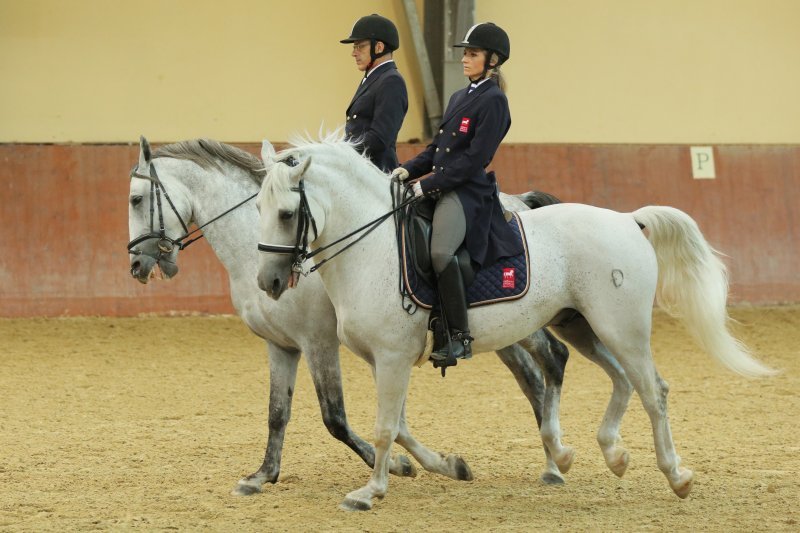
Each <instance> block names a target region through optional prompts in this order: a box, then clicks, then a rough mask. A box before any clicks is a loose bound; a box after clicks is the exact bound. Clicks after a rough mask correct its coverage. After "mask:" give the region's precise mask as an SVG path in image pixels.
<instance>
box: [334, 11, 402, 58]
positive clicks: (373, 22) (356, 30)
mask: <svg viewBox="0 0 800 533" xmlns="http://www.w3.org/2000/svg"><path fill="white" fill-rule="evenodd" d="M366 39H369V43H370V44H369V55H370V59H371V61H370V64H369V68H372V63H374V62H375V60H376V59H378V58H379V57H381V56H384V55H386V54H390V53H392V52H394V51H395V50H397V49H398V48H400V35H399V34H398V33H397V27H396V26H395V25H394V22H392V21H391V20H389V19H387V18H386V17H382V16H380V15H376V14H374V13H373V14H372V15H367V16H366V17H361V18H360V19H358V20H357V21H356V23H355V24H354V25H353V29H352V30H351V31H350V37H348V38H347V39H342V40H341V41H339V42H340V43H343V44H348V43H354V42H356V41H364V40H366ZM378 41H381V42H382V43H383V44H384V49H383V52H381V53H380V54H376V53H375V43H376V42H378Z"/></svg>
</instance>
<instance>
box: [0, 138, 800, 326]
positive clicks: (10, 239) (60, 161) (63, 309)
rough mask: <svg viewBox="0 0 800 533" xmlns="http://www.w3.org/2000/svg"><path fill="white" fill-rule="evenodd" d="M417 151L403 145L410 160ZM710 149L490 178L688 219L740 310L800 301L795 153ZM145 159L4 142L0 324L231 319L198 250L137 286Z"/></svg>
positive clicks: (502, 166)
mask: <svg viewBox="0 0 800 533" xmlns="http://www.w3.org/2000/svg"><path fill="white" fill-rule="evenodd" d="M239 146H240V147H242V148H244V149H246V150H248V151H250V152H252V153H254V154H258V150H259V149H260V147H259V146H258V145H256V144H241V145H239ZM420 149H421V146H420V145H402V146H401V147H400V158H401V160H402V159H405V158H408V157H411V156H412V155H414V154H415V153H416V152H417V151H419V150H420ZM713 151H714V157H715V162H716V171H717V178H716V179H714V180H695V179H693V178H692V172H691V160H690V156H689V146H687V145H615V144H603V145H599V144H598V145H589V144H586V145H583V144H573V145H567V144H508V145H503V146H502V147H501V149H500V151H499V153H498V155H497V157H496V159H495V163H494V164H493V167H492V168H494V169H495V170H496V172H497V174H498V176H499V177H500V181H501V185H502V188H503V190H504V191H505V192H509V193H519V192H524V191H527V190H532V189H537V190H543V191H547V192H550V193H552V194H555V195H556V196H558V197H560V198H561V199H562V200H563V201H568V202H582V203H590V204H594V205H597V206H601V207H608V208H611V209H616V210H621V211H632V210H634V209H636V208H638V207H640V206H642V205H646V204H662V205H671V206H675V207H678V208H680V209H683V210H684V211H686V212H687V213H689V214H690V215H691V216H692V217H693V218H695V220H697V222H698V224H699V225H700V228H701V229H702V230H703V231H704V233H705V235H706V237H707V238H708V240H709V242H711V244H712V245H713V246H715V247H716V248H717V249H719V250H720V251H722V252H723V253H725V254H727V257H726V258H725V262H726V264H727V265H728V266H729V269H730V277H731V284H732V294H731V301H732V302H740V303H741V302H747V303H752V304H762V303H783V302H800V277H798V275H797V272H796V265H797V264H798V262H799V260H800V251H799V250H800V247H798V245H797V243H798V242H799V239H798V237H800V235H798V229H797V228H798V227H800V214H798V210H797V206H798V205H800V186H799V185H798V184H800V147H798V146H789V145H719V146H714V147H713ZM137 155H138V147H137V146H132V145H119V144H109V145H24V144H23V145H20V144H16V145H15V144H5V145H0V161H2V166H0V206H2V209H0V251H1V253H0V316H2V317H20V316H62V315H112V316H132V315H138V314H141V313H173V312H174V313H230V312H232V311H233V308H232V306H231V304H230V300H229V296H228V282H227V274H226V273H225V270H224V269H223V267H222V266H221V264H220V263H219V262H218V261H217V259H216V257H215V256H214V255H213V253H212V251H211V249H210V247H209V246H208V245H207V244H206V243H205V241H203V240H200V241H198V242H197V243H195V244H193V245H192V246H190V247H189V248H187V249H186V250H184V251H183V252H181V255H180V261H179V265H180V269H181V270H180V272H179V274H178V276H177V277H176V278H175V279H173V280H170V281H162V282H153V283H150V284H148V285H141V284H139V283H138V282H136V281H134V280H133V279H132V278H131V277H130V275H129V273H128V269H129V266H128V261H129V260H128V255H127V251H126V249H125V245H126V243H127V241H128V229H127V196H128V183H129V179H128V175H129V172H130V169H131V166H132V165H133V164H134V163H135V161H136V158H137ZM534 253H535V251H534Z"/></svg>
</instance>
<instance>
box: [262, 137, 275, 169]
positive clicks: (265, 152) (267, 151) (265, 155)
mask: <svg viewBox="0 0 800 533" xmlns="http://www.w3.org/2000/svg"><path fill="white" fill-rule="evenodd" d="M274 156H275V147H274V146H272V143H271V142H269V141H268V140H266V139H264V140H262V141H261V160H262V161H264V164H265V165H266V164H267V160H268V159H272V157H274Z"/></svg>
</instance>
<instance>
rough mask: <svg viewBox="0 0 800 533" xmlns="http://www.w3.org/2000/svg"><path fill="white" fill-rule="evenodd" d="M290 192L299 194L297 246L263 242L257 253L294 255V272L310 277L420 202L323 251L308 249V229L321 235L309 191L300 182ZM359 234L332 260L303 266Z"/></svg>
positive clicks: (408, 202) (294, 163)
mask: <svg viewBox="0 0 800 533" xmlns="http://www.w3.org/2000/svg"><path fill="white" fill-rule="evenodd" d="M280 162H281V163H285V164H287V165H289V166H292V167H294V166H297V164H298V163H297V160H296V159H294V158H293V157H289V158H287V159H285V160H283V161H280ZM290 190H291V191H293V192H298V193H300V206H299V213H298V221H297V233H296V236H295V242H294V245H293V246H287V245H282V244H265V243H262V242H260V243H258V251H259V252H264V253H272V254H279V255H291V256H292V272H297V273H298V274H303V275H304V276H307V275H309V274H310V273H312V272H316V271H317V270H319V269H320V268H321V267H322V265H324V264H325V263H327V262H328V261H330V260H331V259H333V258H334V257H336V256H337V255H339V254H340V253H342V252H344V251H345V250H347V249H348V248H350V247H351V246H353V245H354V244H356V243H357V242H358V241H360V240H361V239H363V238H364V237H366V236H367V235H369V234H370V233H371V232H372V231H373V230H374V229H375V228H377V227H378V226H380V225H381V224H382V223H383V222H385V221H386V220H388V219H389V217H391V216H392V215H393V214H394V213H396V212H397V211H400V210H401V209H403V208H405V207H406V206H408V205H411V204H413V203H414V202H416V201H417V200H419V198H418V197H416V196H412V197H411V198H409V199H408V200H406V201H404V202H402V203H401V204H400V205H398V206H396V207H394V209H392V210H391V211H389V212H388V213H385V214H383V215H381V216H379V217H378V218H376V219H375V220H372V221H371V222H367V223H366V224H364V225H363V226H361V227H360V228H357V229H355V230H353V231H351V232H350V233H348V234H347V235H345V236H344V237H341V238H339V239H336V240H335V241H333V242H332V243H330V244H328V245H327V246H322V247H320V248H317V249H316V250H313V251H309V250H308V230H309V228H312V229H313V230H314V240H316V239H317V237H318V233H317V223H316V221H315V220H314V215H313V214H312V213H311V208H310V206H309V203H308V197H307V196H306V188H305V184H304V180H302V179H301V180H300V181H299V182H298V184H297V187H292V188H291V189H290ZM358 233H361V236H359V237H358V238H357V239H355V240H353V241H351V242H350V243H349V244H347V246H345V247H343V248H342V249H341V250H339V251H337V252H336V253H335V254H333V255H332V256H330V257H328V258H326V259H324V260H322V261H320V262H319V263H317V264H315V265H314V266H312V267H311V268H310V269H309V270H308V271H304V270H303V263H304V262H306V261H307V260H308V259H311V258H312V257H314V256H316V255H318V254H320V253H322V252H324V251H325V250H328V249H330V248H332V247H333V246H336V245H337V244H339V243H341V242H342V241H344V240H346V239H349V238H350V237H352V236H353V235H356V234H358Z"/></svg>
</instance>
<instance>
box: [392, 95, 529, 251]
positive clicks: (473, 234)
mask: <svg viewBox="0 0 800 533" xmlns="http://www.w3.org/2000/svg"><path fill="white" fill-rule="evenodd" d="M468 90H469V87H467V88H465V89H462V90H460V91H457V92H455V93H454V94H453V96H451V97H450V102H449V103H448V104H447V110H446V111H445V112H444V116H443V117H442V122H441V124H440V126H439V132H438V133H437V134H436V136H435V137H434V138H433V141H432V142H431V144H429V145H428V146H427V148H426V149H425V150H424V151H423V152H422V153H421V154H419V155H418V156H417V157H415V158H414V159H412V160H410V161H407V162H406V163H404V164H403V167H404V168H405V169H406V170H408V174H409V177H410V179H416V178H419V177H420V176H424V175H425V174H427V173H429V172H432V174H431V175H430V176H428V177H426V178H424V179H423V180H421V181H420V185H421V187H422V191H423V192H424V193H425V194H426V195H429V194H436V193H445V192H448V191H453V190H454V191H456V193H457V194H458V199H459V200H460V201H461V205H462V206H463V208H464V217H465V219H466V222H467V234H466V237H465V239H464V240H465V243H466V246H467V250H468V251H469V255H470V257H471V258H472V260H473V261H474V262H476V263H477V264H478V265H480V266H481V267H487V266H490V265H491V264H493V263H494V262H495V261H497V260H498V259H500V258H502V257H510V256H514V255H517V254H520V253H522V252H523V251H524V250H523V248H522V246H521V244H520V243H519V242H518V241H517V239H516V237H515V235H514V233H513V232H512V230H511V229H510V228H509V226H508V223H507V222H506V221H505V218H504V217H503V211H502V207H501V206H500V199H499V197H498V194H497V184H496V181H495V177H494V172H489V173H487V172H486V167H487V166H489V163H490V162H491V161H492V158H493V157H494V154H495V152H496V151H497V148H498V146H500V142H501V141H502V140H503V138H504V137H505V136H506V133H507V132H508V129H509V128H510V127H511V113H510V112H509V109H508V100H507V99H506V95H505V94H504V93H503V91H502V90H501V89H500V87H498V85H497V83H496V82H495V81H494V80H492V79H490V80H488V81H486V82H484V83H482V84H481V85H479V86H478V87H477V88H476V89H475V90H473V91H472V93H468Z"/></svg>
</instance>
